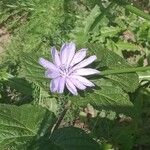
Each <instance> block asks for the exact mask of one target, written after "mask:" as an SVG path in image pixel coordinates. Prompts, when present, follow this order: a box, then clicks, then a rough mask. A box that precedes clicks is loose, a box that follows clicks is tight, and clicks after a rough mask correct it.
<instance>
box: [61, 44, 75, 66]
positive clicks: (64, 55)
mask: <svg viewBox="0 0 150 150" xmlns="http://www.w3.org/2000/svg"><path fill="white" fill-rule="evenodd" d="M74 54H75V43H73V42H71V43H66V44H63V46H62V48H61V63H62V65H67V66H68V65H69V64H70V62H71V60H72V59H73V56H74Z"/></svg>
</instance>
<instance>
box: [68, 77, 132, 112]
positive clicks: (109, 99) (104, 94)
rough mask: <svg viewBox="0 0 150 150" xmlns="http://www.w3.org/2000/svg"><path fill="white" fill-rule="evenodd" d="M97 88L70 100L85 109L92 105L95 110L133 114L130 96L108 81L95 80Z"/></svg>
mask: <svg viewBox="0 0 150 150" xmlns="http://www.w3.org/2000/svg"><path fill="white" fill-rule="evenodd" d="M95 83H96V85H98V87H97V88H95V89H93V90H89V91H86V92H82V93H81V94H80V96H77V97H75V96H72V97H70V100H72V102H73V103H74V104H75V105H78V106H82V107H85V106H86V105H87V104H88V103H90V104H91V105H92V106H94V108H96V109H98V110H101V109H107V110H114V111H116V112H118V113H126V114H131V113H132V109H133V104H132V103H131V102H130V100H129V96H128V95H127V94H126V93H124V91H123V90H122V89H121V88H120V87H118V86H114V85H113V84H112V83H111V82H108V81H107V80H104V79H101V80H95Z"/></svg>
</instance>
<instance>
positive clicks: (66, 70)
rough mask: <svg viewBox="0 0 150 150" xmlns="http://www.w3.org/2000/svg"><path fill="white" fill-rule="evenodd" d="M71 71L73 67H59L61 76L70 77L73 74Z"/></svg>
mask: <svg viewBox="0 0 150 150" xmlns="http://www.w3.org/2000/svg"><path fill="white" fill-rule="evenodd" d="M71 69H72V67H70V66H69V67H67V66H66V65H64V64H63V65H61V66H60V67H59V71H60V74H61V76H65V77H66V76H69V74H70V73H71Z"/></svg>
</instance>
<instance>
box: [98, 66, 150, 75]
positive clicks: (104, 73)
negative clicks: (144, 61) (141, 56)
mask: <svg viewBox="0 0 150 150" xmlns="http://www.w3.org/2000/svg"><path fill="white" fill-rule="evenodd" d="M147 70H150V67H136V68H122V69H119V68H118V69H115V70H106V71H102V72H101V75H103V76H104V75H110V74H121V73H133V72H139V71H147Z"/></svg>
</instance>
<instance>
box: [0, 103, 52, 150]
mask: <svg viewBox="0 0 150 150" xmlns="http://www.w3.org/2000/svg"><path fill="white" fill-rule="evenodd" d="M54 121H55V117H54V115H53V113H51V112H50V111H48V110H46V109H44V108H42V107H39V106H38V107H36V106H32V105H23V106H20V107H17V106H13V105H2V104H1V105H0V149H11V150H18V149H26V148H27V147H28V146H29V145H30V143H32V141H34V140H35V139H37V138H38V137H39V136H42V135H43V134H45V131H46V130H47V129H48V128H49V127H50V126H52V125H53V123H54Z"/></svg>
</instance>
